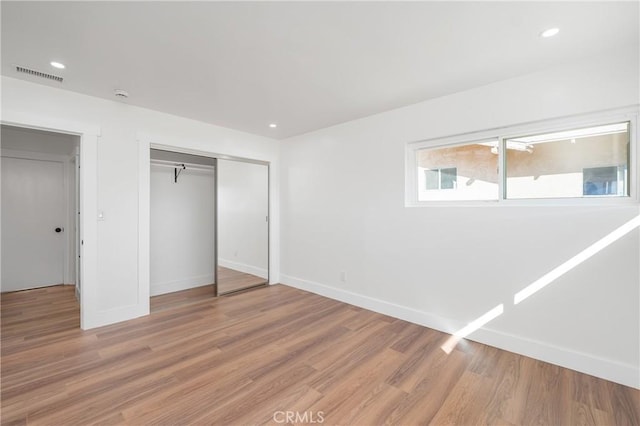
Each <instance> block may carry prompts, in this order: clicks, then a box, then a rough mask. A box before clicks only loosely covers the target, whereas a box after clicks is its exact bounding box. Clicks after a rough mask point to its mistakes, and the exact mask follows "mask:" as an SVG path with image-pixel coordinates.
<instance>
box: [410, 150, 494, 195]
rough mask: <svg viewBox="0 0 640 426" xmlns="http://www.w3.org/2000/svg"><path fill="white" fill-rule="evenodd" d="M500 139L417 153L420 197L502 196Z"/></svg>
mask: <svg viewBox="0 0 640 426" xmlns="http://www.w3.org/2000/svg"><path fill="white" fill-rule="evenodd" d="M497 144H498V141H497V140H489V141H478V142H474V143H467V144H464V145H457V146H447V147H442V148H425V149H420V150H418V151H417V153H416V160H417V165H418V173H419V176H420V177H419V182H418V188H419V191H418V200H420V201H433V200H440V201H442V200H491V199H493V200H495V199H496V198H497V196H498V173H497V167H498V156H497V155H495V154H493V153H492V149H493V147H494V146H498V145H497Z"/></svg>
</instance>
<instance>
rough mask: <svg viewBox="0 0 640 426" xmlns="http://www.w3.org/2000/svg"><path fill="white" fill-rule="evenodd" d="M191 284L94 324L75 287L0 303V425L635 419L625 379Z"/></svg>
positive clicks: (280, 293) (333, 311) (314, 301)
mask: <svg viewBox="0 0 640 426" xmlns="http://www.w3.org/2000/svg"><path fill="white" fill-rule="evenodd" d="M197 291H198V289H193V290H188V291H187V293H189V292H191V294H184V295H182V298H181V299H180V300H179V301H176V298H175V295H174V302H175V304H174V305H173V306H171V300H170V299H169V300H165V301H164V305H163V309H162V310H161V311H160V312H156V313H153V314H151V315H150V316H147V317H144V318H138V319H135V320H131V321H127V322H124V323H121V324H115V325H111V326H107V327H102V328H99V329H95V330H90V331H82V330H80V329H79V320H78V316H79V315H78V306H77V303H76V302H75V298H74V295H73V288H72V287H63V286H58V287H50V288H46V289H36V290H30V291H23V292H18V293H10V294H4V295H2V301H1V307H2V311H1V312H2V329H1V331H2V359H1V366H2V385H1V392H2V395H1V399H2V414H1V420H2V424H3V425H13V424H16V425H17V424H48V425H56V426H57V425H87V424H104V425H107V424H131V425H147V424H156V425H187V424H198V425H201V424H215V425H245V424H281V423H282V422H283V420H286V417H285V416H287V415H291V414H287V413H285V412H287V411H288V412H293V413H297V414H298V416H299V417H298V422H297V423H305V422H306V423H311V420H315V421H316V422H318V421H319V420H320V418H322V420H324V424H327V425H333V424H342V425H379V424H401V425H413V424H438V425H439V424H457V425H472V424H501V425H520V424H536V425H542V424H547V425H578V424H593V425H639V424H640V414H639V404H640V401H639V398H640V395H639V392H638V391H637V390H634V389H631V388H628V387H625V386H621V385H616V384H613V383H611V382H607V381H605V380H600V379H596V378H594V377H591V376H587V375H584V374H580V373H576V372H574V371H571V370H567V369H563V368H560V367H556V366H553V365H550V364H546V363H544V362H540V361H536V360H533V359H530V358H526V357H523V356H519V355H515V354H513V353H510V352H505V351H502V350H498V349H494V348H491V347H488V346H485V345H481V344H476V343H473V342H468V343H467V344H464V345H459V346H458V348H456V349H455V350H453V351H452V352H451V354H449V355H446V354H445V353H444V352H443V351H442V350H441V349H440V345H441V344H442V343H443V342H444V341H445V340H446V338H447V337H448V336H447V335H445V334H443V333H439V332H436V331H433V330H430V329H427V328H424V327H420V326H417V325H414V324H410V323H407V322H404V321H400V320H396V319H393V318H390V317H387V316H384V315H380V314H376V313H372V312H369V311H366V310H363V309H359V308H356V307H353V306H350V305H347V304H344V303H340V302H337V301H333V300H330V299H326V298H323V297H320V296H317V295H313V294H310V293H306V292H303V291H300V290H296V289H293V288H289V287H286V286H282V285H276V286H269V287H264V288H260V289H257V290H255V291H251V292H246V293H240V294H237V295H234V296H230V297H221V298H211V297H210V295H207V294H204V293H202V292H201V293H199V294H198V293H197ZM160 297H163V296H160ZM167 297H168V296H167ZM185 300H188V303H187V302H185ZM274 415H275V417H274ZM292 419H293V420H295V417H293V418H292ZM301 420H302V421H301ZM316 424H317V423H316Z"/></svg>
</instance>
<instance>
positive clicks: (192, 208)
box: [150, 164, 215, 296]
mask: <svg viewBox="0 0 640 426" xmlns="http://www.w3.org/2000/svg"><path fill="white" fill-rule="evenodd" d="M214 194H215V181H214V170H213V168H212V169H211V170H199V169H198V170H196V169H192V168H187V169H186V170H183V171H182V172H181V173H180V176H179V177H178V181H177V182H174V169H172V168H169V167H162V166H157V165H153V164H152V165H151V197H150V199H151V230H150V237H151V252H150V292H151V295H152V296H155V295H158V294H164V293H170V292H173V291H179V290H185V289H188V288H193V287H199V286H202V285H207V284H213V282H214V268H215V266H214V264H215V253H214V241H215V234H214Z"/></svg>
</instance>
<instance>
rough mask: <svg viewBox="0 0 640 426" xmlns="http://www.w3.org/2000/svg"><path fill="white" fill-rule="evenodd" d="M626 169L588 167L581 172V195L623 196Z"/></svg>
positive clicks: (624, 167)
mask: <svg viewBox="0 0 640 426" xmlns="http://www.w3.org/2000/svg"><path fill="white" fill-rule="evenodd" d="M626 176H627V167H626V165H624V166H618V167H615V166H614V167H589V168H586V169H584V170H583V171H582V178H583V188H582V195H625V192H626V191H625V186H626V182H627V177H626Z"/></svg>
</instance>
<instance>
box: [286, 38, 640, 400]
mask: <svg viewBox="0 0 640 426" xmlns="http://www.w3.org/2000/svg"><path fill="white" fill-rule="evenodd" d="M638 75H639V68H638V51H637V49H633V50H629V51H620V52H615V53H614V54H612V55H610V56H606V57H599V58H589V59H585V60H583V61H582V62H580V63H575V64H565V65H561V66H558V67H556V68H554V69H549V70H547V71H544V72H538V73H534V74H530V75H526V76H523V77H519V78H514V79H511V80H506V81H502V82H498V83H495V84H491V85H488V86H484V87H479V88H476V89H473V90H469V91H466V92H461V93H458V94H454V95H451V96H447V97H442V98H439V99H434V100H431V101H427V102H423V103H420V104H416V105H412V106H408V107H405V108H401V109H397V110H393V111H389V112H386V113H382V114H378V115H375V116H371V117H368V118H364V119H360V120H356V121H352V122H348V123H344V124H341V125H338V126H334V127H331V128H327V129H323V130H320V131H316V132H313V133H309V134H306V135H302V136H299V137H295V138H291V139H288V140H286V141H284V142H283V147H282V164H283V170H282V173H281V185H280V188H281V198H280V203H281V204H280V208H281V220H282V223H284V224H286V226H284V227H283V228H282V233H281V244H282V252H281V259H282V262H281V271H282V273H281V280H282V282H283V283H286V284H290V285H293V286H296V287H300V288H304V289H307V290H311V291H314V292H317V293H320V294H325V295H328V296H331V297H334V298H337V299H341V300H345V301H348V302H350V303H354V304H356V305H360V306H365V307H368V308H371V309H374V310H377V311H380V312H385V313H388V314H391V315H394V316H397V317H401V318H405V319H408V320H411V321H415V322H418V323H421V324H424V325H427V326H430V327H433V328H436V329H440V330H445V331H448V332H454V331H456V330H458V329H460V328H461V327H463V326H464V325H466V324H467V323H469V322H471V321H473V320H474V319H476V318H478V317H480V316H481V315H483V314H484V313H485V312H487V311H489V310H490V309H492V308H494V307H495V306H497V305H498V304H501V303H504V306H505V308H504V309H505V312H504V314H502V315H501V316H499V317H498V318H496V319H495V320H494V321H492V322H490V323H489V324H487V325H486V326H485V329H484V330H479V331H478V332H476V333H474V334H472V335H471V336H470V337H471V338H472V339H474V340H478V341H481V342H485V343H488V344H491V345H494V346H498V347H501V348H504V349H507V350H510V351H514V352H518V353H522V354H525V355H529V356H533V357H536V358H538V359H542V360H546V361H549V362H552V363H556V364H560V365H563V366H566V367H569V368H573V369H577V370H580V371H584V372H587V373H589V374H593V375H596V376H600V377H604V378H607V379H609V380H613V381H617V382H620V383H625V384H627V385H632V386H636V387H638V386H640V379H639V370H638V365H639V363H640V362H639V359H640V349H639V348H640V338H639V336H640V325H639V324H640V302H639V299H640V293H639V282H640V271H639V266H638V264H639V258H640V232H639V231H638V230H637V228H636V229H635V230H634V231H633V232H631V233H630V234H628V235H626V236H624V237H623V238H621V239H620V240H618V241H616V242H615V243H614V244H612V245H611V246H609V247H607V248H606V249H604V250H602V251H601V252H599V253H597V254H596V255H595V256H593V257H592V258H590V259H589V260H588V261H586V262H584V263H582V264H581V265H579V266H577V267H575V268H574V269H572V270H571V271H570V272H568V273H567V274H565V275H564V276H562V277H561V278H559V279H557V280H556V281H555V282H553V283H552V284H551V285H549V286H548V287H546V288H545V289H543V290H542V291H540V292H539V293H537V294H535V295H533V296H532V297H530V298H529V299H527V300H525V301H524V302H522V303H520V304H519V305H514V303H513V296H514V294H515V293H517V292H518V291H520V290H521V289H523V288H524V287H526V286H527V285H528V284H530V283H531V282H533V281H534V280H536V279H537V278H539V277H541V276H542V275H544V274H545V273H547V272H549V271H550V270H552V269H553V268H555V267H557V266H558V265H560V264H562V263H563V262H565V261H566V260H568V259H570V258H571V257H572V256H574V255H575V254H577V253H578V252H580V251H582V250H583V249H585V248H586V247H588V246H589V245H591V244H592V243H594V242H595V241H597V240H598V239H600V238H602V237H603V236H605V235H607V234H608V233H609V232H611V231H612V230H614V229H615V228H617V227H619V226H620V225H622V224H623V223H625V222H627V221H629V220H631V219H632V218H634V217H637V216H638V214H639V213H640V210H639V208H638V205H629V206H610V207H593V206H592V207H586V206H585V207H575V206H574V207H568V206H538V207H533V206H529V207H527V206H508V207H505V206H500V207H498V206H496V207H418V208H405V207H404V195H405V192H404V191H405V188H404V184H405V181H404V179H405V170H404V167H405V145H406V143H407V142H412V141H418V140H423V139H429V138H435V137H441V136H449V135H455V134H460V133H465V132H473V131H480V130H485V129H490V128H495V127H501V126H508V125H512V124H518V123H524V122H529V121H535V120H541V119H547V118H555V117H561V116H566V115H571V114H579V113H586V112H591V111H597V110H604V109H609V108H616V107H623V106H629V105H632V104H638V102H639V98H638V93H639V92H638V90H639V86H638ZM341 272H345V278H346V279H345V280H344V282H343V280H342V279H341Z"/></svg>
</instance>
